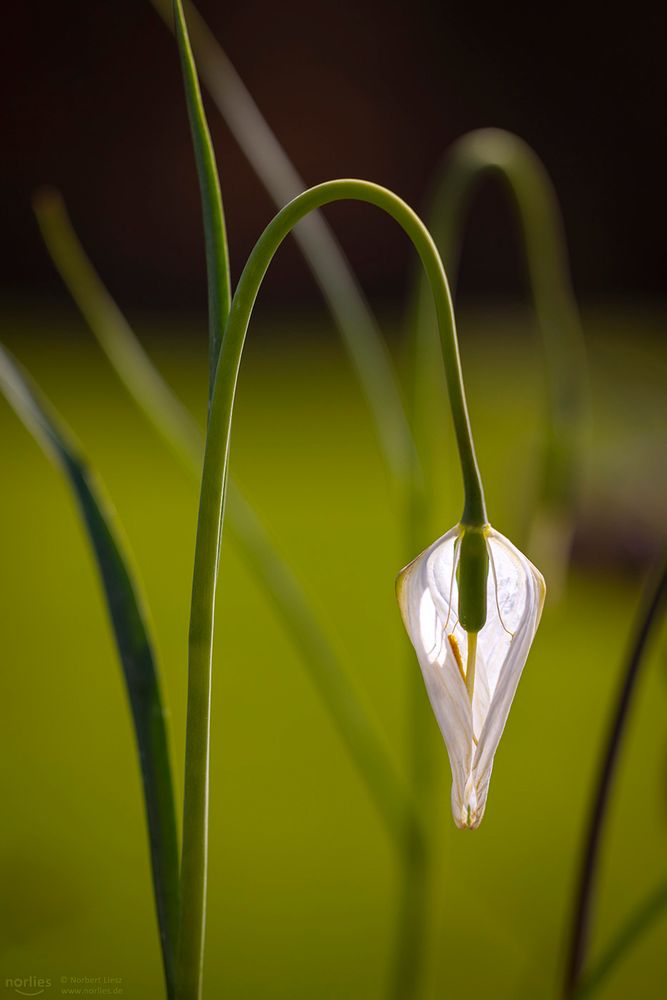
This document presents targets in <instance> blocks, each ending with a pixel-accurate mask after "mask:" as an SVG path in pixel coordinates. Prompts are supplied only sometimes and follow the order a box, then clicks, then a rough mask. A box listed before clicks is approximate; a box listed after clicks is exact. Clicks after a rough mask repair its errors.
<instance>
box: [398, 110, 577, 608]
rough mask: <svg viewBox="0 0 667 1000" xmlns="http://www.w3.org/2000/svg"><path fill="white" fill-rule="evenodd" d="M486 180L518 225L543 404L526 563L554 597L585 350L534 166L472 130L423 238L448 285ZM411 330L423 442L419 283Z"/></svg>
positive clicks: (573, 498) (429, 419) (431, 379)
mask: <svg viewBox="0 0 667 1000" xmlns="http://www.w3.org/2000/svg"><path fill="white" fill-rule="evenodd" d="M486 177H497V178H498V179H499V180H500V181H501V183H502V184H503V185H504V187H505V188H506V190H507V193H508V195H509V197H510V199H511V202H512V204H513V206H514V209H515V212H516V217H517V220H518V223H519V226H520V231H521V236H522V243H523V249H524V253H525V259H526V264H527V268H528V277H529V283H530V291H531V295H532V300H533V305H534V308H535V314H536V318H537V325H538V328H539V330H540V333H541V336H542V342H543V345H544V352H545V357H546V366H545V371H546V383H547V396H548V405H547V407H546V410H545V417H546V429H545V434H544V444H543V455H542V472H541V481H540V484H539V494H538V504H537V507H536V516H535V518H534V519H533V523H532V526H531V541H530V542H529V543H528V544H529V549H530V551H531V558H534V559H535V560H536V562H537V563H538V564H539V565H540V566H541V567H542V569H543V570H544V572H545V575H546V576H547V578H548V579H549V588H550V592H551V593H552V594H553V593H554V592H556V591H557V590H558V583H559V578H562V575H563V570H564V568H565V565H566V563H567V559H568V555H569V548H570V539H571V533H572V528H573V522H574V514H575V511H576V505H577V501H578V499H579V493H580V480H581V460H582V446H583V434H584V428H585V424H586V417H587V413H588V382H587V376H586V369H587V365H586V353H585V347H584V341H583V335H582V331H581V321H580V318H579V312H578V309H577V305H576V302H575V297H574V293H573V290H572V285H571V279H570V274H569V267H568V259H567V249H566V242H565V234H564V231H563V223H562V218H561V214H560V209H559V205H558V199H557V197H556V193H555V191H554V187H553V184H552V182H551V179H550V177H549V175H548V174H547V171H546V170H545V168H544V165H543V164H542V162H541V161H540V160H539V158H538V157H537V156H536V155H535V153H534V152H533V150H532V149H531V148H530V146H528V145H527V144H526V143H525V142H523V141H522V140H521V139H519V138H518V137H517V136H515V135H512V134H511V133H509V132H505V131H503V130H501V129H480V130H478V131H475V132H470V133H468V134H467V135H465V136H463V137H462V138H461V139H459V140H458V141H457V142H455V143H454V145H453V146H452V147H451V149H450V150H449V151H448V153H447V155H446V157H445V162H444V165H443V168H442V171H441V173H440V174H439V175H438V178H437V181H436V184H435V187H434V193H433V195H432V200H431V207H430V211H429V221H430V224H431V226H430V227H431V232H432V233H433V238H434V239H435V241H436V243H437V245H438V248H439V249H440V252H441V254H442V258H443V260H444V262H445V266H446V268H447V275H448V277H449V280H450V283H451V285H452V288H454V287H455V285H456V276H457V272H458V266H459V259H460V254H461V247H462V242H463V228H464V222H465V219H466V215H467V212H468V209H469V206H470V203H471V201H472V199H473V196H474V194H475V191H476V190H477V188H478V187H479V186H480V184H481V182H482V181H483V180H484V179H485V178H486ZM418 297H419V307H418V318H417V322H416V323H415V324H414V326H413V329H414V341H413V354H412V356H413V364H414V383H415V386H416V388H415V391H414V397H415V407H416V413H415V419H416V422H417V428H416V431H415V433H416V436H417V440H418V441H419V442H420V445H421V443H422V440H423V439H425V440H426V441H427V440H428V436H429V433H430V432H429V428H431V427H432V426H433V414H434V412H437V410H435V409H434V407H436V406H437V400H438V398H439V396H440V394H441V393H442V391H443V389H442V384H441V383H442V380H441V377H440V373H439V368H438V366H437V365H436V364H435V363H434V361H435V359H437V354H436V351H437V348H438V345H437V338H436V336H435V333H434V328H433V323H432V321H430V319H429V317H430V316H431V315H432V310H431V305H430V301H429V298H428V290H427V289H426V288H425V287H424V284H423V280H421V279H420V291H419V293H418Z"/></svg>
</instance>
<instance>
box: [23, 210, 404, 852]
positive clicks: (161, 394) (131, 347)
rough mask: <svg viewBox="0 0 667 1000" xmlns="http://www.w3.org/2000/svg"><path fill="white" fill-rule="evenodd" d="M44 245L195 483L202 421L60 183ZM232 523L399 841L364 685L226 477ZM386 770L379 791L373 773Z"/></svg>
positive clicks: (388, 777)
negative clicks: (114, 284)
mask: <svg viewBox="0 0 667 1000" xmlns="http://www.w3.org/2000/svg"><path fill="white" fill-rule="evenodd" d="M34 208H35V213H36V215H37V218H38V221H39V225H40V229H41V231H42V234H43V236H44V240H45V242H46V246H47V248H48V250H49V253H50V254H51V257H52V259H53V261H54V263H55V265H56V267H57V268H58V271H59V272H60V274H61V276H62V278H63V280H64V282H65V284H66V285H67V287H68V289H69V291H70V293H71V295H72V298H73V299H74V301H75V302H76V304H77V305H78V306H79V308H80V309H81V312H82V313H83V315H84V317H85V318H86V319H87V321H88V324H89V325H90V328H91V330H92V332H93V333H94V334H95V336H96V338H97V340H98V342H99V344H100V346H101V348H102V350H103V351H104V353H105V355H106V356H107V358H108V359H109V361H110V363H111V365H112V366H113V368H114V370H115V371H116V373H117V375H118V377H119V378H120V380H121V382H122V383H123V384H124V386H125V388H126V389H127V390H128V392H129V393H130V395H131V396H132V398H133V399H134V401H135V402H136V404H137V405H138V407H139V408H140V409H141V411H142V412H143V413H144V414H145V416H146V417H147V418H148V419H149V421H150V422H151V424H152V425H153V426H154V428H155V429H156V430H157V432H158V433H159V434H160V436H161V437H162V438H163V439H164V441H165V442H166V443H167V445H168V446H169V447H170V449H171V450H172V451H173V452H174V454H175V455H176V457H177V458H178V459H179V461H180V462H181V464H182V467H183V468H184V469H185V471H186V472H187V473H188V474H189V475H190V476H191V478H192V480H193V482H194V483H195V484H198V483H199V479H200V474H201V463H202V455H203V442H202V438H201V434H200V432H199V428H198V427H197V425H196V423H195V421H194V419H193V418H192V416H191V414H190V413H189V411H188V410H187V409H186V408H185V407H184V406H183V405H182V403H181V402H180V401H179V400H178V399H177V397H176V396H175V395H174V393H173V392H172V390H171V388H170V387H169V386H168V385H167V383H166V382H165V381H164V379H163V378H162V375H161V374H160V373H159V372H158V370H157V369H156V368H155V366H154V365H153V363H152V361H151V360H150V358H149V357H148V355H147V354H146V352H145V351H144V349H143V347H142V346H141V343H140V342H139V340H138V338H137V337H136V335H135V334H134V332H133V331H132V329H131V327H130V326H129V324H128V322H127V320H126V319H125V317H124V316H123V314H122V313H121V311H120V309H119V308H118V306H117V305H116V303H115V302H114V301H113V300H112V299H111V297H110V295H109V292H108V291H107V289H106V288H105V287H104V285H103V284H102V282H101V281H100V279H99V277H98V275H97V273H96V272H95V270H94V268H93V266H92V264H91V262H90V260H89V258H88V256H87V255H86V252H85V250H84V249H83V247H82V246H81V243H80V242H79V240H78V237H77V235H76V233H75V232H74V230H73V228H72V224H71V222H70V220H69V217H68V215H67V210H66V208H65V204H64V202H63V200H62V198H61V197H60V195H59V194H58V193H57V192H55V191H49V192H44V193H41V194H40V195H38V196H37V197H36V198H35V199H34ZM225 526H226V528H227V530H228V531H229V534H230V536H231V538H232V539H233V540H234V542H235V544H236V545H237V546H238V548H239V550H240V553H241V555H242V557H243V559H244V562H245V564H246V566H247V568H248V570H249V571H250V573H251V574H252V575H253V576H254V578H255V580H256V581H257V583H258V584H259V586H260V587H261V588H262V590H263V591H264V592H265V594H266V595H267V597H268V598H269V601H270V602H271V604H272V605H273V607H274V608H275V611H276V613H277V614H278V617H279V619H280V621H281V622H282V624H283V627H284V628H285V630H286V631H287V633H288V634H289V635H290V637H291V639H292V642H293V643H294V646H295V648H296V649H297V650H298V651H299V652H300V653H301V654H302V656H301V659H302V662H303V664H304V666H305V668H306V670H307V672H308V673H309V675H310V677H311V679H312V682H313V684H314V685H315V688H316V689H317V691H318V693H319V695H320V697H321V699H322V702H323V704H324V707H325V708H326V710H327V711H328V712H329V715H330V716H331V719H332V722H333V725H334V726H335V728H336V729H337V731H338V733H339V735H340V737H341V739H342V740H343V742H344V743H345V745H346V747H347V749H348V751H349V753H350V755H351V758H352V760H353V762H354V764H355V765H356V767H357V768H358V770H359V773H360V775H361V777H362V779H363V780H364V781H365V783H366V787H367V790H368V792H369V795H370V796H371V798H372V800H373V801H374V802H375V804H376V806H377V808H378V811H379V813H380V816H381V818H382V819H383V820H384V822H385V825H386V827H387V832H388V833H389V835H390V836H391V837H392V838H393V839H394V840H395V841H396V843H397V847H399V848H401V847H402V839H403V836H404V823H403V821H399V818H398V815H397V814H398V813H399V812H400V811H401V810H403V811H405V810H409V808H410V805H409V802H408V799H407V790H406V789H405V787H404V785H403V783H402V782H401V781H400V779H399V777H398V774H397V772H396V768H395V766H394V764H393V761H392V759H391V756H390V754H389V751H388V749H387V748H386V745H385V741H384V739H383V737H382V736H381V734H380V733H379V732H378V727H377V725H376V724H375V723H374V722H371V720H370V718H369V714H368V711H367V710H366V709H365V707H362V706H361V705H360V697H361V696H360V694H359V693H358V691H357V690H356V687H355V685H354V683H353V681H352V678H351V677H350V676H349V673H348V672H347V671H346V670H345V669H344V666H343V664H342V662H341V660H340V658H339V657H338V656H337V654H336V652H335V651H334V648H333V646H332V644H331V641H330V639H329V638H328V636H327V634H326V632H325V630H324V628H323V626H322V625H321V624H320V623H319V620H318V617H317V615H316V614H315V611H314V610H313V608H312V606H311V603H310V601H309V599H308V597H307V595H306V593H305V591H304V590H303V587H302V586H301V584H300V583H299V581H298V580H297V579H296V577H295V576H294V573H293V572H292V570H291V569H290V567H289V565H288V564H287V562H286V561H285V559H284V558H283V557H282V556H281V555H279V554H278V552H277V550H276V549H275V547H274V545H273V544H272V542H271V539H270V538H269V537H268V535H267V533H266V530H265V528H264V526H263V525H262V522H261V520H260V519H259V518H258V516H257V514H256V513H255V511H254V509H253V508H252V507H251V505H250V504H249V503H248V501H247V500H246V499H245V497H244V495H243V493H242V492H241V490H240V488H239V487H238V486H237V485H236V484H235V483H233V482H231V483H230V490H229V509H228V512H227V519H226V525H225ZM378 773H383V774H384V775H385V777H384V780H383V782H382V783H383V785H384V786H386V787H385V790H384V791H382V790H380V789H379V788H378V784H377V775H378Z"/></svg>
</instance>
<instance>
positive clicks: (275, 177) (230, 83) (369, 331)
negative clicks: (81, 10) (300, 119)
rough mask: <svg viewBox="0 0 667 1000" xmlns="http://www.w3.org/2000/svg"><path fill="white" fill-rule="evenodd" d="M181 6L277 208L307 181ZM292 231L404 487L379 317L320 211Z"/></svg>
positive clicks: (222, 107) (196, 19)
mask: <svg viewBox="0 0 667 1000" xmlns="http://www.w3.org/2000/svg"><path fill="white" fill-rule="evenodd" d="M151 3H152V4H153V6H154V7H155V9H156V10H157V12H158V13H159V14H160V16H161V17H162V18H163V20H164V21H165V22H166V23H167V25H168V26H169V27H170V28H172V27H173V21H172V17H171V0H151ZM184 6H185V10H186V14H187V22H188V29H189V33H190V37H191V41H192V47H193V50H194V53H195V56H196V59H197V65H198V67H199V71H200V73H201V76H202V79H203V81H204V83H205V85H206V87H207V89H208V91H209V93H210V95H211V97H212V98H213V100H214V102H215V104H216V106H217V108H218V110H219V111H220V113H221V115H222V116H223V118H224V119H225V122H226V123H227V125H228V127H229V129H230V130H231V132H232V134H233V135H234V137H235V139H236V141H237V142H238V144H239V146H240V147H241V149H242V150H243V152H244V154H245V156H246V157H247V159H248V161H249V162H250V164H251V166H252V167H253V169H254V171H255V173H256V174H257V176H258V177H259V179H260V180H261V181H262V183H263V184H264V187H265V188H266V190H267V191H268V193H269V194H270V195H271V198H272V199H273V201H274V203H275V205H276V207H277V208H282V206H283V205H284V204H286V203H287V202H288V201H291V199H292V198H293V197H294V196H295V195H297V194H299V193H300V192H301V191H303V190H305V188H306V187H307V185H306V183H305V182H304V181H303V180H302V178H301V177H300V176H299V174H298V173H297V171H296V170H295V169H294V167H293V166H292V164H291V162H290V160H289V158H288V157H287V155H286V154H285V151H284V150H283V148H282V147H281V145H280V143H279V142H278V140H277V138H276V137H275V135H274V134H273V132H272V131H271V129H270V128H269V126H268V124H267V122H266V121H265V120H264V118H263V117H262V114H261V112H260V110H259V108H258V107H257V105H256V104H255V102H254V100H253V99H252V96H251V95H250V93H249V92H248V90H247V89H246V87H245V85H244V83H243V81H242V80H241V78H240V77H239V75H238V73H237V72H236V70H235V69H234V67H233V66H232V64H231V63H230V61H229V59H228V58H227V56H226V55H225V53H224V52H223V50H222V48H221V47H220V45H219V44H218V42H217V41H216V39H215V38H214V36H213V35H212V34H211V32H210V30H209V28H208V26H207V25H206V23H205V22H204V20H203V18H202V17H201V15H200V14H199V13H198V11H197V10H196V8H195V7H194V5H193V4H191V3H186V4H185V5H184ZM293 236H294V239H295V240H296V242H297V244H298V245H299V247H300V249H301V251H302V253H303V255H304V259H305V261H306V263H307V265H308V267H309V268H310V270H311V272H312V273H313V276H314V278H315V280H316V282H317V284H318V285H319V287H320V290H321V291H322V294H323V296H324V298H325V300H326V302H327V304H328V306H329V309H330V311H331V314H332V316H333V318H334V321H335V323H336V325H337V327H338V330H339V332H340V335H341V337H342V339H343V343H344V345H345V349H346V351H347V353H348V355H349V358H350V361H351V363H352V365H353V367H354V369H355V371H356V373H357V377H358V379H359V382H360V384H361V386H362V388H363V391H364V394H365V396H366V399H367V401H368V405H369V407H370V410H371V413H372V415H373V418H374V421H375V427H376V432H377V435H378V439H379V441H380V445H381V447H382V451H383V454H384V457H385V460H386V462H387V465H388V467H389V469H390V470H391V472H392V475H393V477H394V479H395V481H396V483H397V485H399V486H400V489H401V493H402V492H403V491H404V490H405V489H406V484H407V482H408V480H409V477H410V475H411V473H412V471H413V469H414V466H415V462H416V459H415V452H414V445H413V441H412V433H411V431H410V425H409V423H408V419H407V416H406V411H405V405H404V403H403V400H402V397H401V392H400V389H399V386H398V381H397V378H396V375H395V372H394V368H393V364H392V361H391V358H390V356H389V352H388V350H387V347H386V344H385V342H384V338H383V337H382V334H381V332H380V330H379V327H378V324H377V321H376V319H375V317H374V316H373V313H372V312H371V310H370V307H369V306H368V303H367V302H366V299H365V298H364V295H363V293H362V291H361V289H360V287H359V284H358V282H357V279H356V278H355V276H354V274H353V272H352V269H351V267H350V265H349V263H348V261H347V258H346V257H345V254H344V253H343V250H342V249H341V247H340V245H339V243H338V241H337V239H336V237H335V236H334V234H333V232H332V231H331V228H330V227H329V225H328V223H327V222H326V221H325V220H324V218H323V217H322V216H321V215H320V214H315V215H313V216H312V217H311V218H308V219H304V221H303V222H302V223H300V225H299V226H298V227H297V229H296V230H295V231H294V234H293Z"/></svg>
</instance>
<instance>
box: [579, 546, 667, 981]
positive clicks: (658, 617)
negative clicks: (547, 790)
mask: <svg viewBox="0 0 667 1000" xmlns="http://www.w3.org/2000/svg"><path fill="white" fill-rule="evenodd" d="M665 605H667V556H665V554H663V559H662V564H661V565H660V567H659V569H658V572H657V573H656V575H655V578H654V579H653V580H651V581H650V583H649V585H648V586H647V587H646V592H645V594H644V597H643V600H642V605H641V608H640V609H639V614H638V616H637V623H636V625H635V629H634V632H633V636H632V640H631V643H630V650H629V653H628V659H627V663H626V664H625V665H624V670H623V676H622V681H621V686H620V690H619V693H618V699H617V702H616V707H615V709H614V712H613V715H612V719H611V723H610V726H609V733H608V735H607V739H606V743H605V747H604V751H603V754H602V761H601V765H600V773H599V775H598V777H597V780H596V782H595V786H596V787H594V789H593V794H592V795H591V813H590V817H589V820H588V829H587V831H586V834H585V838H584V844H583V851H582V858H581V868H580V873H579V880H578V884H577V890H576V896H575V901H574V908H573V913H572V926H571V930H570V940H569V942H568V954H567V962H566V965H565V981H564V989H563V992H564V995H565V996H566V997H571V996H574V995H575V994H576V991H577V987H578V985H579V982H580V980H581V977H582V971H583V970H584V969H585V967H586V953H587V949H588V938H589V934H590V928H591V918H592V911H593V903H594V897H595V889H596V882H597V877H598V867H599V858H600V845H601V842H602V833H603V830H604V824H605V820H606V818H607V815H608V812H609V799H610V795H611V790H612V786H613V781H614V775H615V773H616V768H617V766H618V761H619V757H620V752H621V748H622V744H623V736H624V735H625V731H626V726H627V721H628V716H629V713H630V706H631V704H632V699H633V697H634V693H635V690H636V687H637V681H638V680H639V674H640V672H641V667H642V664H643V663H644V660H645V656H646V650H647V648H648V645H649V642H650V640H651V639H652V638H653V636H654V634H655V631H656V630H657V627H658V625H659V624H660V622H661V621H662V618H663V614H664V611H665Z"/></svg>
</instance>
